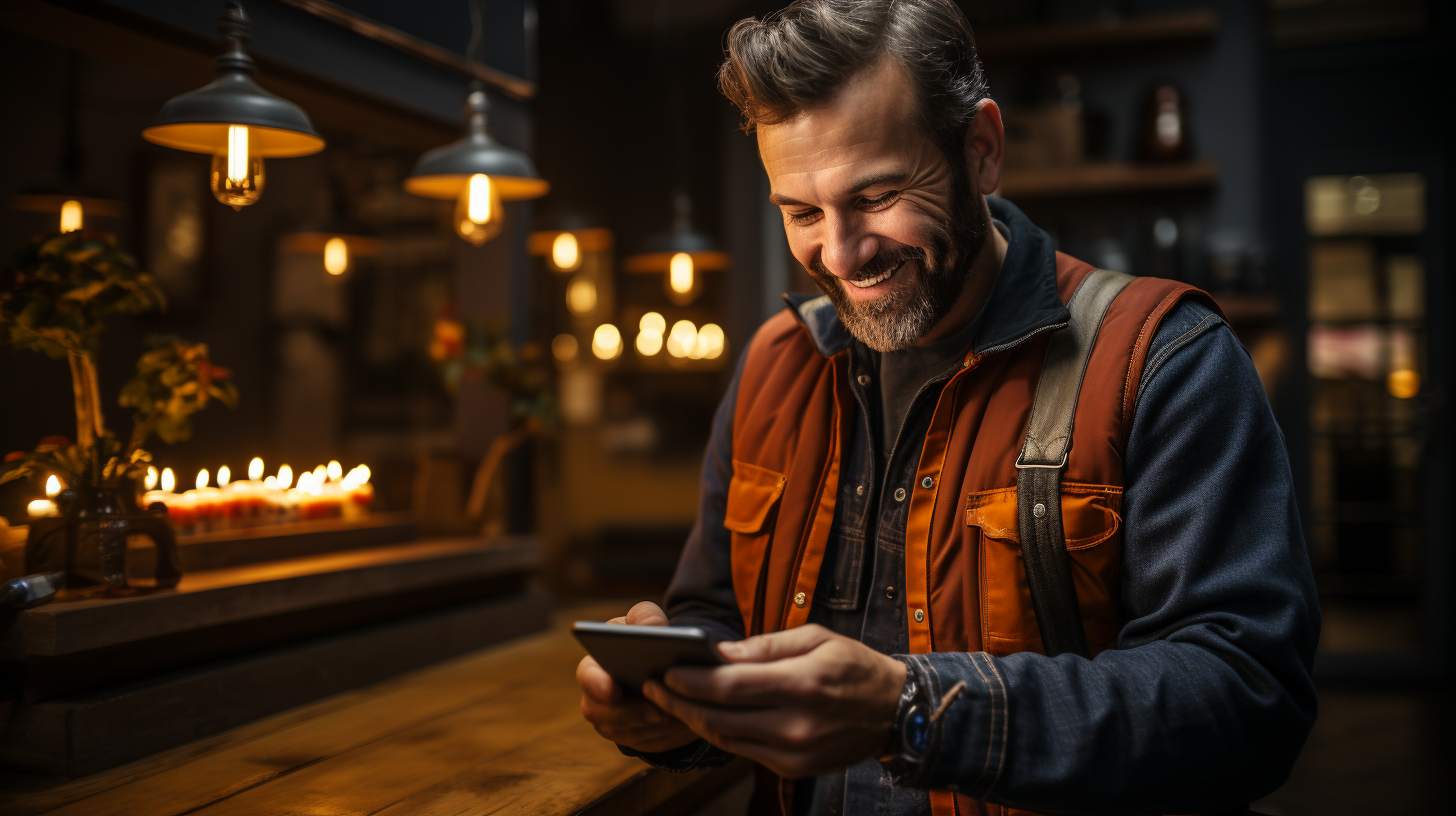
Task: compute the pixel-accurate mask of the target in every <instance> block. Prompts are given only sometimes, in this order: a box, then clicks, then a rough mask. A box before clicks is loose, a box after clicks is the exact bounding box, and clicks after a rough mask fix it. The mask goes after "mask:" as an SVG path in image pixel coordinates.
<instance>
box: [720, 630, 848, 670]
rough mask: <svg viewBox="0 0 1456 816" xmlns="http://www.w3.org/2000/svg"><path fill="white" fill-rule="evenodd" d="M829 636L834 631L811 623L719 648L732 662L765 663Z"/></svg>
mask: <svg viewBox="0 0 1456 816" xmlns="http://www.w3.org/2000/svg"><path fill="white" fill-rule="evenodd" d="M832 637H834V633H833V632H830V631H829V630H828V629H825V628H824V627H822V626H820V625H818V624H813V623H811V624H809V625H808V626H800V627H797V628H794V629H788V630H786V631H783V632H773V633H772V634H767V635H755V636H753V637H751V638H748V639H746V640H738V641H729V642H725V643H719V644H718V651H720V652H722V653H723V656H724V657H726V658H728V659H729V660H730V661H732V662H734V663H767V662H768V661H770V660H783V659H784V658H786V657H797V656H799V655H801V654H804V653H805V652H808V651H811V650H813V649H814V648H816V647H818V646H819V644H821V643H824V642H825V641H827V640H829V639H830V638H832Z"/></svg>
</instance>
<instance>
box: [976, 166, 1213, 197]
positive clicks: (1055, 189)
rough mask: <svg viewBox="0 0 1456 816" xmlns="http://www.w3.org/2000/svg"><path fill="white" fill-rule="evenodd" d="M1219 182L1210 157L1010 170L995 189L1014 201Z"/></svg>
mask: <svg viewBox="0 0 1456 816" xmlns="http://www.w3.org/2000/svg"><path fill="white" fill-rule="evenodd" d="M1217 183H1218V165H1216V164H1214V163H1213V162H1210V161H1199V162H1191V163H1188V164H1158V165H1136V164H1117V163H1110V164H1081V165H1074V166H1070V167H1057V168H1048V169H1046V170H1021V171H1016V172H1008V173H1005V174H1003V175H1002V176H1001V186H1000V188H999V189H998V190H997V191H996V192H997V194H998V195H1000V196H1002V197H1003V198H1007V199H1011V200H1013V201H1014V200H1021V199H1033V198H1057V197H1070V196H1093V195H1124V194H1129V193H1144V192H1159V191H1173V190H1199V189H1207V188H1210V187H1213V186H1214V185H1215V184H1217Z"/></svg>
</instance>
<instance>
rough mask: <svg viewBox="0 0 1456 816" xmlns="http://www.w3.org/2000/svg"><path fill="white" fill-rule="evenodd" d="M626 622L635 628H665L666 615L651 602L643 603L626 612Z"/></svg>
mask: <svg viewBox="0 0 1456 816" xmlns="http://www.w3.org/2000/svg"><path fill="white" fill-rule="evenodd" d="M626 622H627V623H630V624H633V625H635V626H666V625H667V613H665V612H663V611H662V607H660V606H658V605H657V604H655V603H653V602H652V601H643V602H642V603H639V604H637V605H636V606H634V607H632V608H631V609H630V610H628V611H627V620H626Z"/></svg>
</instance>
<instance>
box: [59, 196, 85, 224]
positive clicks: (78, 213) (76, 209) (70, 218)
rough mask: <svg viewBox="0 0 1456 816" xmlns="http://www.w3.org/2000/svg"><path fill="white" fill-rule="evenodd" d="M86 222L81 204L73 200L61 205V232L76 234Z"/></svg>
mask: <svg viewBox="0 0 1456 816" xmlns="http://www.w3.org/2000/svg"><path fill="white" fill-rule="evenodd" d="M84 220H85V219H84V213H83V211H82V209H81V202H79V201H76V200H75V199H72V200H70V201H67V202H66V203H64V204H62V205H61V232H75V231H76V230H78V229H80V228H81V223H82V221H84Z"/></svg>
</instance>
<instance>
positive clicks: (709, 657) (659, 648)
mask: <svg viewBox="0 0 1456 816" xmlns="http://www.w3.org/2000/svg"><path fill="white" fill-rule="evenodd" d="M571 629H572V633H573V634H575V635H576V639H577V640H578V641H580V642H581V645H582V646H585V647H586V650H587V652H589V653H590V654H591V656H592V657H594V658H596V661H597V662H598V663H600V664H601V666H602V668H603V669H606V671H607V674H610V675H611V676H612V679H613V680H616V681H617V683H618V684H619V685H621V687H622V690H623V691H624V692H626V693H627V694H636V695H641V694H642V684H643V683H645V682H647V681H648V679H658V680H660V679H662V675H663V673H664V672H666V671H667V670H668V669H670V668H672V667H673V666H717V665H719V664H721V663H723V662H725V661H724V660H723V658H722V656H721V655H719V654H718V647H717V646H715V645H714V643H713V641H712V639H711V638H709V637H708V633H707V632H705V631H703V630H702V629H699V628H698V627H696V626H632V625H629V624H625V623H595V622H593V621H577V622H576V623H575V624H574V625H573V626H572V627H571Z"/></svg>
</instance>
